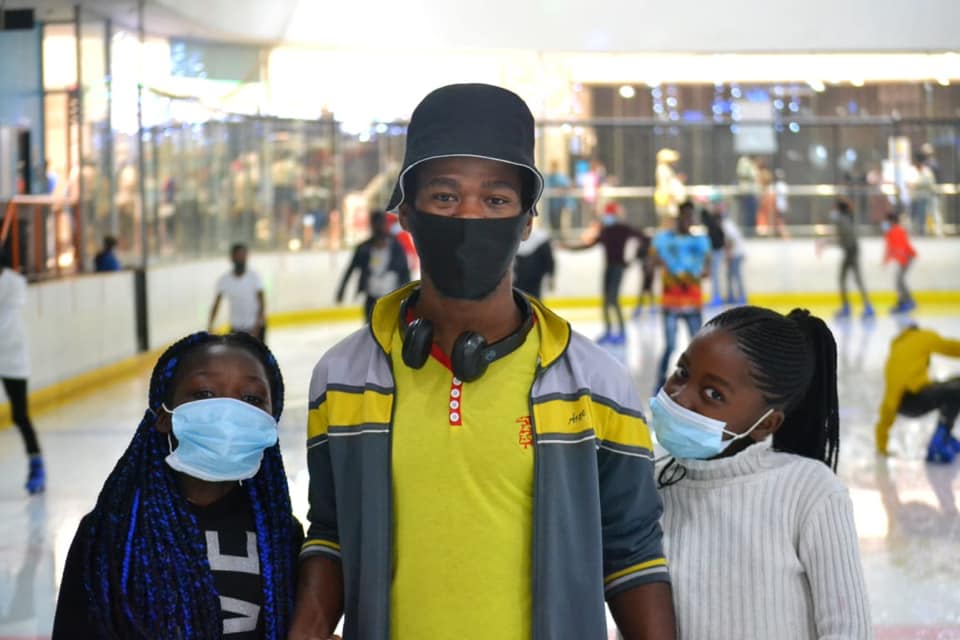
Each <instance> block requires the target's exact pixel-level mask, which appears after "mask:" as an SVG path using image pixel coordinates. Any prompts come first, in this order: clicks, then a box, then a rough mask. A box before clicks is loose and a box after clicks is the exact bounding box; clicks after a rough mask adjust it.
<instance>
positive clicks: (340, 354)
mask: <svg viewBox="0 0 960 640" xmlns="http://www.w3.org/2000/svg"><path fill="white" fill-rule="evenodd" d="M533 148H534V123H533V116H532V115H531V113H530V111H529V109H528V108H527V106H526V105H525V104H524V102H523V101H522V100H521V99H520V98H519V97H518V96H516V95H515V94H513V93H511V92H509V91H506V90H504V89H500V88H498V87H492V86H489V85H452V86H448V87H443V88H441V89H437V90H436V91H434V92H432V93H431V94H429V95H428V96H427V97H426V98H424V100H423V101H422V102H421V103H420V105H419V106H418V107H417V109H416V110H415V111H414V113H413V117H412V118H411V121H410V127H409V129H408V133H407V149H406V156H405V159H404V163H403V169H402V171H401V174H400V177H399V179H398V181H397V187H396V190H395V191H394V195H393V197H392V198H391V202H390V207H389V208H390V209H391V210H396V211H399V214H400V220H401V223H402V224H403V226H404V227H405V228H406V229H408V230H409V231H410V232H411V234H412V235H413V239H414V242H415V243H416V246H417V251H418V253H419V255H420V258H421V261H422V271H423V281H422V282H420V283H412V284H411V285H408V286H406V287H404V288H401V289H399V290H397V291H395V292H394V293H392V294H389V295H386V296H384V297H383V298H381V299H380V300H379V301H378V302H377V305H376V307H375V308H374V311H373V316H372V319H371V323H370V325H369V327H366V328H364V329H363V330H361V331H358V332H357V333H355V334H354V335H352V336H350V337H348V338H347V339H346V340H344V341H343V342H341V343H340V344H338V345H337V346H335V347H334V348H333V349H331V350H330V351H328V352H327V353H326V354H325V355H324V356H323V358H322V359H321V360H320V362H319V363H318V364H317V366H316V368H315V369H314V374H313V379H312V380H311V384H310V410H309V417H308V445H307V446H308V453H307V456H308V467H309V470H310V492H309V498H310V513H309V519H310V525H311V526H310V532H309V535H308V539H307V542H306V543H305V544H304V546H303V549H302V551H301V565H300V582H299V585H298V594H297V605H296V612H295V615H294V622H293V625H292V631H291V633H290V638H291V639H293V640H302V639H307V638H325V637H327V635H328V634H330V633H332V631H333V629H334V627H335V625H336V623H337V621H338V620H339V618H340V616H341V614H344V613H345V623H344V637H345V638H346V639H347V640H354V639H361V640H366V639H376V640H387V639H388V638H392V639H394V640H397V639H399V640H405V639H407V638H458V639H468V640H469V639H473V638H477V639H479V638H484V639H487V638H496V639H498V640H502V639H505V638H531V639H533V640H540V639H543V640H548V639H549V640H557V639H559V640H565V639H567V638H569V639H571V640H573V639H574V638H576V639H577V640H579V639H581V638H601V637H606V635H605V634H606V621H605V613H604V600H606V601H607V602H608V603H609V605H610V608H611V610H612V612H613V614H614V617H615V618H616V620H617V623H618V626H619V627H620V629H621V632H622V633H623V636H624V637H625V638H627V639H628V640H632V639H634V638H673V637H674V619H673V605H672V600H671V593H670V586H669V576H668V572H667V567H666V560H665V559H664V558H663V551H662V547H661V531H660V526H659V518H660V513H661V505H660V500H659V498H658V496H657V492H656V488H655V484H654V480H653V456H652V445H651V442H650V434H649V431H648V429H647V426H646V424H645V423H644V420H643V416H642V415H641V413H640V407H641V403H640V400H639V397H638V395H637V393H636V390H635V389H634V385H633V383H632V380H631V378H630V375H629V374H628V373H627V371H625V370H624V369H623V368H622V367H621V365H619V364H618V363H617V362H616V361H614V360H613V359H612V358H611V357H610V356H608V355H607V354H606V353H605V352H603V351H602V350H600V349H598V348H597V347H596V346H595V345H593V344H592V342H591V341H590V340H588V339H586V338H584V337H583V336H581V335H579V334H577V333H574V332H573V331H571V329H570V327H569V325H568V324H567V323H566V322H565V321H563V320H562V319H561V318H559V317H558V316H556V315H555V314H553V313H552V312H550V311H549V310H548V309H546V308H545V307H543V306H542V305H540V303H538V302H536V301H535V300H532V299H530V298H528V297H526V296H524V295H522V294H520V293H518V292H515V291H514V290H513V288H512V280H511V276H512V274H511V271H512V270H511V263H512V261H513V258H514V256H515V255H516V251H517V246H518V245H519V243H520V241H521V240H522V239H523V238H524V237H526V235H527V234H529V231H530V224H531V221H532V216H533V215H535V213H536V211H535V205H536V202H537V200H538V198H539V197H540V193H541V191H542V189H543V178H542V176H541V175H540V172H539V171H537V169H536V167H535V166H534V161H533Z"/></svg>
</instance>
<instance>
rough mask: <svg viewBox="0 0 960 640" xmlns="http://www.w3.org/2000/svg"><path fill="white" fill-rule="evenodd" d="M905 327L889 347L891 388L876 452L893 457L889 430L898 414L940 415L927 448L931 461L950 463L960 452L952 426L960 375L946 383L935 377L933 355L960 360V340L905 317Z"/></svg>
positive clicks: (886, 370) (959, 402)
mask: <svg viewBox="0 0 960 640" xmlns="http://www.w3.org/2000/svg"><path fill="white" fill-rule="evenodd" d="M902 322H903V324H904V329H903V330H902V331H901V332H900V333H899V334H898V335H897V336H896V337H895V338H894V339H893V342H891V343H890V353H889V354H888V355H887V363H886V366H885V367H884V379H885V381H886V386H885V389H884V392H883V401H882V402H881V404H880V415H879V418H878V419H877V424H876V427H875V434H876V445H877V453H879V454H880V455H883V456H886V455H888V453H889V448H888V447H889V442H890V428H891V427H892V426H893V423H894V421H895V420H896V418H897V415H898V414H899V415H903V416H907V417H910V418H918V417H920V416H923V415H926V414H928V413H931V412H933V411H938V412H939V417H938V418H937V426H936V429H935V430H934V432H933V437H932V438H931V439H930V443H929V444H928V445H927V458H926V459H927V462H934V463H943V464H949V463H951V462H953V461H954V459H955V458H956V457H957V455H958V454H960V442H958V441H957V438H956V437H954V435H953V427H954V424H956V422H957V415H958V414H960V376H953V377H951V378H948V379H946V380H934V379H932V378H931V377H930V372H929V367H930V356H932V355H934V354H937V355H942V356H948V357H952V358H960V340H956V339H953V338H946V337H944V336H941V335H940V334H939V333H937V332H936V331H933V330H932V329H924V328H921V327H919V326H917V324H916V323H915V322H913V321H912V320H910V319H909V318H906V317H903V318H902Z"/></svg>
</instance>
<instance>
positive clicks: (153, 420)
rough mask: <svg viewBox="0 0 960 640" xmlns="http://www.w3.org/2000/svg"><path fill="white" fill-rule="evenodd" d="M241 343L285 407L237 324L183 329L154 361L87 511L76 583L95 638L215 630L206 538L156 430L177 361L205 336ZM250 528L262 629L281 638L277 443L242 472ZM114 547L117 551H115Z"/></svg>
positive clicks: (285, 590) (272, 368)
mask: <svg viewBox="0 0 960 640" xmlns="http://www.w3.org/2000/svg"><path fill="white" fill-rule="evenodd" d="M218 344H220V345H226V346H231V347H238V348H241V349H244V350H246V351H248V352H249V353H251V354H252V355H254V356H255V357H256V358H257V359H258V360H259V361H260V362H261V364H262V365H263V367H264V370H265V371H266V372H267V376H268V378H269V382H270V391H271V399H272V408H273V416H274V417H275V418H277V419H278V420H279V418H280V414H281V413H282V411H283V377H282V376H281V374H280V367H279V366H278V365H277V361H276V359H275V358H274V356H273V354H272V353H270V351H269V350H268V349H267V347H266V346H264V344H263V343H262V342H260V341H259V340H257V339H256V338H253V337H251V336H248V335H247V334H242V333H233V334H230V335H227V336H214V335H211V334H208V333H195V334H193V335H190V336H187V337H186V338H183V339H182V340H180V341H179V342H177V343H176V344H174V345H173V346H171V347H170V348H169V349H167V351H166V352H164V354H163V355H162V356H160V359H159V360H158V361H157V364H156V366H155V367H154V369H153V375H152V377H151V378H150V393H149V399H148V403H149V407H148V408H147V411H146V413H145V414H144V416H143V419H142V420H141V421H140V425H139V426H138V427H137V431H136V433H135V434H134V436H133V440H132V441H131V442H130V446H129V447H127V450H126V451H125V452H124V454H123V455H122V456H121V457H120V460H119V461H118V462H117V464H116V466H115V467H114V469H113V471H112V472H111V473H110V475H109V476H108V477H107V480H106V482H105V483H104V486H103V490H102V491H101V492H100V495H99V497H98V498H97V504H96V506H95V507H94V509H93V511H92V512H91V514H90V516H89V517H88V518H87V519H86V520H85V522H86V525H85V526H86V531H85V532H82V533H85V534H86V536H85V538H86V540H87V544H86V546H85V548H84V550H83V567H84V587H85V589H86V592H87V596H88V599H89V603H90V611H91V615H92V616H93V618H94V621H95V623H96V625H97V627H98V629H99V632H100V633H99V637H102V638H123V639H127V638H149V639H154V638H182V639H184V640H191V639H202V640H207V639H211V638H220V637H222V634H223V623H222V621H221V608H220V599H219V595H218V594H217V591H216V589H215V587H214V583H213V575H212V573H211V571H210V564H209V562H208V560H207V551H206V542H205V540H204V537H203V535H202V534H201V532H200V529H199V527H198V526H197V521H196V519H195V517H194V516H193V514H192V512H191V511H190V509H189V507H188V505H187V501H186V500H185V499H184V497H183V496H182V495H181V493H180V491H179V489H178V486H177V481H176V476H175V474H174V472H173V470H172V469H171V468H170V467H169V466H168V465H167V464H166V462H165V461H164V459H165V458H166V456H167V454H168V452H169V448H168V442H167V437H166V435H164V434H162V433H160V432H159V431H157V430H156V428H155V427H156V424H157V417H158V415H159V412H160V411H161V404H162V403H164V402H170V400H171V399H172V397H173V393H174V388H175V387H176V384H177V382H178V379H179V377H178V372H179V368H180V365H181V363H182V362H184V360H185V359H187V357H188V356H190V354H191V353H193V352H195V351H196V350H198V349H201V348H206V347H209V346H211V345H218ZM244 485H245V487H246V489H247V492H248V494H249V497H250V504H251V505H252V509H253V515H254V522H255V525H256V530H257V551H258V553H259V556H260V567H261V571H262V576H261V578H262V580H261V583H262V584H263V621H264V628H265V632H266V633H265V638H267V639H269V640H282V639H283V638H285V637H286V633H287V628H288V627H289V624H290V619H291V616H292V613H293V596H294V582H295V571H296V554H297V551H298V550H297V549H295V548H294V545H295V544H296V539H297V538H296V536H297V533H296V532H295V526H296V525H295V521H294V519H293V516H292V509H291V506H290V494H289V490H288V487H287V477H286V473H285V471H284V468H283V459H282V457H281V455H280V448H279V444H278V445H276V446H273V447H271V448H269V449H267V450H266V451H265V452H264V456H263V462H262V463H261V465H260V470H259V471H258V472H257V475H256V476H254V477H253V478H252V479H250V480H248V481H246V482H244ZM121 551H122V553H121Z"/></svg>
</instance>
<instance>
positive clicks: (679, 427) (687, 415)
mask: <svg viewBox="0 0 960 640" xmlns="http://www.w3.org/2000/svg"><path fill="white" fill-rule="evenodd" d="M771 413H773V409H768V410H767V412H766V413H764V414H763V415H762V416H760V419H759V420H757V421H756V422H754V423H753V426H752V427H750V428H749V429H747V430H746V431H744V432H743V433H733V432H732V431H727V429H726V426H727V423H725V422H723V421H722V420H714V419H713V418H708V417H707V416H705V415H701V414H699V413H697V412H695V411H690V410H689V409H686V408H684V407H681V406H680V405H679V404H677V403H676V402H675V401H674V400H673V398H671V397H670V395H669V394H668V393H667V391H666V389H664V388H662V387H661V388H660V391H659V393H657V395H656V396H655V397H653V398H651V399H650V414H651V420H650V425H651V426H652V427H653V431H654V433H656V434H657V442H659V443H660V444H661V445H662V446H663V448H664V449H666V450H667V451H668V452H669V453H670V455H672V456H674V457H676V458H687V459H693V460H706V459H708V458H713V457H715V456H717V455H719V454H721V453H723V451H724V450H725V449H726V448H727V447H729V446H730V445H731V444H732V443H733V442H734V441H735V440H740V439H741V438H746V437H747V436H748V435H750V434H751V433H752V432H753V430H754V429H756V428H757V426H758V425H759V424H760V423H761V422H763V420H764V419H765V418H766V417H767V416H769V415H770V414H771ZM724 434H726V435H729V436H731V438H729V439H727V440H724V439H723V436H724Z"/></svg>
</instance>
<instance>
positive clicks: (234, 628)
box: [52, 484, 303, 640]
mask: <svg viewBox="0 0 960 640" xmlns="http://www.w3.org/2000/svg"><path fill="white" fill-rule="evenodd" d="M190 508H191V510H192V511H193V514H194V516H196V519H197V525H198V526H199V528H200V532H201V535H202V536H203V537H204V541H205V542H206V547H207V559H208V560H209V562H210V569H211V572H212V573H213V583H214V586H215V588H216V590H217V593H218V594H219V596H220V608H221V612H222V617H223V637H224V639H225V640H260V639H261V638H263V637H264V623H263V615H262V612H263V586H262V585H263V582H262V577H261V576H262V568H261V566H260V557H259V553H258V551H257V533H256V525H255V523H254V515H253V509H252V507H251V505H250V498H249V496H248V495H247V492H246V490H245V489H242V488H241V487H240V486H239V484H238V485H237V488H236V489H234V490H233V491H231V492H230V493H228V494H227V495H226V496H224V497H223V498H221V499H220V500H218V501H217V502H215V503H213V504H211V505H208V506H205V507H200V506H197V505H190ZM89 517H90V516H89V515H88V516H86V517H85V518H84V519H83V520H82V521H81V523H80V527H79V529H78V531H77V535H76V537H74V540H73V544H72V545H71V546H70V551H69V553H68V554H67V561H66V564H65V565H64V569H63V580H62V581H61V584H60V594H59V597H58V598H57V612H56V616H55V617H54V623H53V636H52V640H61V639H67V638H93V637H96V629H95V627H94V626H93V622H92V620H91V618H90V615H89V613H90V604H89V600H88V598H87V594H86V592H85V590H84V587H83V566H82V560H83V559H82V553H83V548H84V546H85V545H86V540H85V533H84V532H85V531H86V530H87V527H86V524H87V519H88V518H89ZM291 517H292V516H291ZM294 533H295V535H296V536H297V537H298V539H296V540H293V541H292V542H291V550H292V552H293V553H296V552H297V551H298V550H299V549H300V545H301V544H303V528H302V527H301V526H300V523H299V522H297V521H296V520H295V519H294ZM131 579H136V578H135V576H131ZM291 579H293V577H292V576H291ZM293 588H294V585H291V590H292V589H293Z"/></svg>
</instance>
